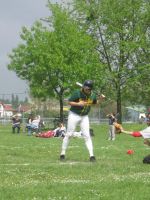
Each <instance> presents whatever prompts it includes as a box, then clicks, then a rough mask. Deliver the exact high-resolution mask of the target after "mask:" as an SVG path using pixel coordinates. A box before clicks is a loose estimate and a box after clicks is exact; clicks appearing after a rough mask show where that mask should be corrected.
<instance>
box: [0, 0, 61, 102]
mask: <svg viewBox="0 0 150 200" xmlns="http://www.w3.org/2000/svg"><path fill="white" fill-rule="evenodd" d="M60 1H61V0H57V2H58V3H59V2H60ZM53 2H55V0H53ZM46 4H47V0H0V98H2V99H4V100H5V99H8V98H11V95H12V94H14V95H18V97H19V99H20V100H24V98H25V97H28V84H27V82H26V81H24V80H21V79H20V78H18V77H17V76H16V74H15V72H13V71H9V70H8V69H7V65H8V63H9V57H8V54H10V53H11V52H12V49H13V48H16V47H17V46H18V44H19V43H20V42H21V39H20V33H21V29H22V27H23V26H26V27H31V26H32V25H33V24H34V22H35V21H36V20H40V18H45V17H47V16H49V15H50V11H49V10H48V8H47V7H46Z"/></svg>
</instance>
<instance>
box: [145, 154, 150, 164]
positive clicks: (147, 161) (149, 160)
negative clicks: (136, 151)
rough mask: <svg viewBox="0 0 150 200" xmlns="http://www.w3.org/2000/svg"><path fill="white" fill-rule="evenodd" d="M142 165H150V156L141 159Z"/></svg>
mask: <svg viewBox="0 0 150 200" xmlns="http://www.w3.org/2000/svg"><path fill="white" fill-rule="evenodd" d="M143 163H145V164H150V154H149V155H147V156H145V157H144V158H143Z"/></svg>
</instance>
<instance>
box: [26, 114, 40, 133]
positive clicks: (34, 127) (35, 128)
mask: <svg viewBox="0 0 150 200" xmlns="http://www.w3.org/2000/svg"><path fill="white" fill-rule="evenodd" d="M39 123H40V116H39V115H38V116H36V117H35V118H34V119H33V120H32V122H31V124H30V126H28V135H31V134H32V133H33V132H36V133H37V132H38V131H39Z"/></svg>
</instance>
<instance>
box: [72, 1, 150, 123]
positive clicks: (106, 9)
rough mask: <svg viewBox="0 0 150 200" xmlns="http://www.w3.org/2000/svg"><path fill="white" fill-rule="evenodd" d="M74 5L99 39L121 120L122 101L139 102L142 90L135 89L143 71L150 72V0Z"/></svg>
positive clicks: (89, 31)
mask: <svg viewBox="0 0 150 200" xmlns="http://www.w3.org/2000/svg"><path fill="white" fill-rule="evenodd" d="M74 5H75V12H74V13H75V15H76V16H77V18H78V19H79V18H80V25H81V26H84V27H86V28H87V30H88V33H89V34H90V35H91V36H92V37H93V38H94V39H96V40H97V52H98V53H99V57H100V62H101V63H103V65H104V66H105V71H104V72H105V75H104V76H105V77H104V80H105V81H104V82H105V85H106V87H105V90H107V91H108V93H109V94H110V95H111V97H114V98H115V99H116V102H117V112H118V113H120V122H121V119H122V108H121V106H122V102H123V101H124V102H125V101H126V100H127V99H128V101H130V100H132V101H133V100H134V101H135V102H139V101H137V100H138V98H137V97H139V96H140V95H141V93H140V92H141V90H140V92H138V90H136V93H135V86H137V85H138V86H140V85H141V83H142V82H141V80H142V79H143V75H144V74H150V65H149V60H150V55H149V54H150V51H149V47H150V46H149V44H150V41H149V38H150V37H149V36H150V27H149V21H150V4H149V1H147V0H101V1H98V0H86V1H82V2H81V1H80V0H74ZM148 77H149V76H147V78H148ZM137 83H138V84H137ZM144 91H145V90H144ZM146 94H147V97H150V93H147V92H146ZM127 95H128V96H127ZM140 100H141V99H140Z"/></svg>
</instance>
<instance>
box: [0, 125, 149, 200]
mask: <svg viewBox="0 0 150 200" xmlns="http://www.w3.org/2000/svg"><path fill="white" fill-rule="evenodd" d="M123 126H124V128H125V129H126V130H141V129H143V128H144V127H146V125H141V124H125V125H123ZM91 127H92V128H93V129H94V133H95V136H94V137H92V140H93V145H94V152H95V156H96V159H97V161H96V162H95V163H90V162H89V155H88V152H87V149H86V147H85V144H84V140H83V139H81V138H72V139H71V141H70V144H69V148H68V151H67V155H66V161H65V162H61V161H59V154H60V149H61V144H62V139H60V138H49V139H44V138H37V137H35V136H27V135H26V134H25V133H20V134H12V133H11V127H7V126H0V172H1V173H0V200H7V199H8V200H80V199H81V200H87V199H89V200H149V199H150V192H149V191H150V165H148V164H143V163H142V160H143V157H144V156H146V155H148V154H150V148H149V147H147V146H145V145H144V144H143V139H142V138H134V137H132V136H129V135H126V134H120V135H117V136H116V140H115V141H108V140H107V132H108V125H107V124H106V125H92V126H91ZM128 149H133V150H134V154H133V155H128V154H127V153H126V152H127V150H128Z"/></svg>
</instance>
